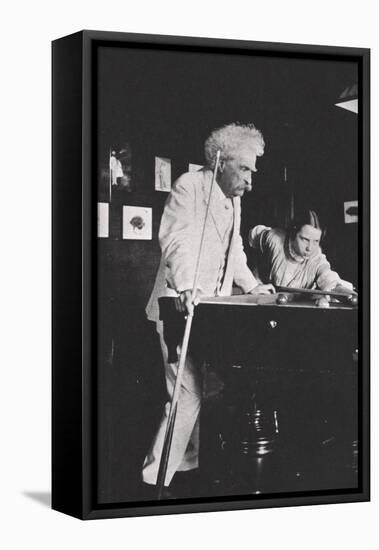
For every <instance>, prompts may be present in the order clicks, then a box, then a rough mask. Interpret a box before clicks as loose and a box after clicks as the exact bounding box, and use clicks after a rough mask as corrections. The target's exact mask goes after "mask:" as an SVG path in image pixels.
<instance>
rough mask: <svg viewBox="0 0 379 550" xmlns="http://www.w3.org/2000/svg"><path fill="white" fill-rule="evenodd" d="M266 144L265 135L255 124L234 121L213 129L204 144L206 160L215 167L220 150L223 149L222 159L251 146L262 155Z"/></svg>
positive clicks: (254, 152) (255, 153)
mask: <svg viewBox="0 0 379 550" xmlns="http://www.w3.org/2000/svg"><path fill="white" fill-rule="evenodd" d="M264 146H265V142H264V140H263V136H262V134H261V132H260V131H259V130H258V129H257V128H256V127H255V126H254V124H251V123H249V124H240V123H239V122H233V123H232V124H227V125H226V126H222V127H221V128H217V129H216V130H213V132H212V133H211V135H210V136H209V138H208V139H207V140H206V142H205V145H204V153H205V160H206V163H207V165H208V166H209V167H210V168H212V169H213V168H214V165H215V161H216V154H217V151H218V150H220V151H221V160H227V159H228V158H231V157H233V156H234V155H235V154H236V152H238V151H239V150H240V149H242V148H244V149H246V148H248V149H249V148H251V151H252V154H254V155H256V156H257V157H261V156H262V155H263V152H264Z"/></svg>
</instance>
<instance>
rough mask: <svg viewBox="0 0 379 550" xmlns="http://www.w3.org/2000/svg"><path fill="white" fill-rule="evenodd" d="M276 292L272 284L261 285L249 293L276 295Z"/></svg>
mask: <svg viewBox="0 0 379 550" xmlns="http://www.w3.org/2000/svg"><path fill="white" fill-rule="evenodd" d="M275 292H276V290H275V287H274V285H272V284H271V283H269V284H265V285H263V284H261V285H257V286H255V287H254V288H252V289H251V290H250V292H248V294H274V293H275Z"/></svg>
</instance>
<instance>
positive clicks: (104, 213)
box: [97, 202, 109, 238]
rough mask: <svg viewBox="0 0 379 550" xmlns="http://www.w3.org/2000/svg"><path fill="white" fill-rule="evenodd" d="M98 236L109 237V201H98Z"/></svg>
mask: <svg viewBox="0 0 379 550" xmlns="http://www.w3.org/2000/svg"><path fill="white" fill-rule="evenodd" d="M97 236H98V237H100V238H107V237H109V204H108V203H107V202H98V203H97Z"/></svg>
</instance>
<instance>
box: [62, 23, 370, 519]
mask: <svg viewBox="0 0 379 550" xmlns="http://www.w3.org/2000/svg"><path fill="white" fill-rule="evenodd" d="M369 63H370V52H369V50H367V49H360V48H345V47H329V46H309V45H293V44H274V43H261V42H247V41H231V40H214V39H212V40H211V39H200V38H185V37H170V36H166V37H162V36H150V35H138V34H124V33H108V32H99V31H82V32H79V33H76V34H73V35H71V36H67V37H64V38H61V39H59V40H56V41H54V42H53V241H54V246H53V408H52V414H53V417H52V421H53V448H52V453H53V454H52V457H53V480H52V506H53V508H54V509H55V510H59V511H62V512H65V513H67V514H70V515H73V516H76V517H78V518H81V519H96V518H110V517H122V516H138V515H152V514H172V513H183V512H198V511H211V510H237V509H246V508H261V507H274V506H275V507H276V506H290V505H291V506H292V505H307V504H320V503H323V504H326V503H338V502H358V501H366V500H369V498H370V490H369V488H370V480H369V454H370V453H369V450H370V448H369V395H370V393H369V356H370V349H369V345H370V344H369V299H370V280H369V225H370V220H369V162H370V158H369V127H370V103H369V102H370V98H369ZM162 74H170V86H169V87H168V86H167V79H165V78H162ZM158 151H159V152H162V154H163V155H164V156H157V152H158ZM159 154H161V153H159ZM189 159H190V160H192V159H193V160H195V161H196V164H193V163H190V164H189ZM157 191H165V193H157ZM131 202H132V205H130V203H131ZM147 205H148V206H147ZM68 212H69V215H68V214H67V213H68ZM109 228H112V229H111V233H112V235H114V234H117V235H122V238H117V239H116V238H108V237H109V234H110V229H109ZM68 297H69V299H68ZM67 396H69V399H68V398H67Z"/></svg>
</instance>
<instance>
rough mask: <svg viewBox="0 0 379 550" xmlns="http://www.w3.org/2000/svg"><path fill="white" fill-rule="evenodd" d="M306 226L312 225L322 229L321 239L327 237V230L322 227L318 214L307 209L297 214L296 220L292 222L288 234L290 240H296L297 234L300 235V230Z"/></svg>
mask: <svg viewBox="0 0 379 550" xmlns="http://www.w3.org/2000/svg"><path fill="white" fill-rule="evenodd" d="M304 225H311V226H312V227H315V228H316V229H320V231H321V238H323V237H324V236H325V228H324V227H322V225H321V223H320V220H319V217H318V215H317V214H316V212H315V211H314V210H309V209H305V210H300V211H299V212H297V213H296V214H295V216H294V218H293V219H292V220H291V221H290V223H289V225H288V228H287V234H288V236H289V237H290V239H294V238H295V236H296V233H298V231H300V229H301V228H302V227H303V226H304Z"/></svg>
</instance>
